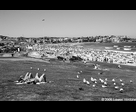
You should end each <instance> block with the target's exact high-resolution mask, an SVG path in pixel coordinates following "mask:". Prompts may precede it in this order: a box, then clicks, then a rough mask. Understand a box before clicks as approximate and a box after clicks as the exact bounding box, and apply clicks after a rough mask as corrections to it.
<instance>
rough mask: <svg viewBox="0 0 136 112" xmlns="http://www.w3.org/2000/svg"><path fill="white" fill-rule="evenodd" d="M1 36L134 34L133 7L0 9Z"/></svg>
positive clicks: (135, 20)
mask: <svg viewBox="0 0 136 112" xmlns="http://www.w3.org/2000/svg"><path fill="white" fill-rule="evenodd" d="M0 35H5V36H11V37H19V36H25V37H42V36H49V37H51V36H54V37H79V36H96V35H102V36H105V35H127V36H136V10H0Z"/></svg>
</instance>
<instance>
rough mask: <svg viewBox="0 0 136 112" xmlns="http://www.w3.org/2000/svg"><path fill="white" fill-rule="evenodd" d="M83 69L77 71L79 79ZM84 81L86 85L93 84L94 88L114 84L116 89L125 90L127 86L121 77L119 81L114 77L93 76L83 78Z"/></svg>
mask: <svg viewBox="0 0 136 112" xmlns="http://www.w3.org/2000/svg"><path fill="white" fill-rule="evenodd" d="M82 72H83V71H80V72H77V74H78V75H77V76H76V78H77V79H79V78H80V75H79V74H80V73H82ZM82 81H83V83H84V84H86V85H91V86H92V87H93V88H96V87H97V86H98V85H100V86H101V87H102V88H108V87H110V86H113V87H114V89H115V90H119V92H121V93H122V92H124V87H125V81H123V80H122V79H119V80H118V81H117V80H115V78H113V79H107V78H104V79H102V78H97V79H96V78H93V77H91V78H90V79H89V80H87V79H85V78H83V79H82ZM129 83H131V84H132V83H133V81H132V80H129Z"/></svg>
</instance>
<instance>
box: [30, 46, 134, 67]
mask: <svg viewBox="0 0 136 112" xmlns="http://www.w3.org/2000/svg"><path fill="white" fill-rule="evenodd" d="M31 50H32V52H36V53H37V54H38V55H37V56H40V57H55V58H57V56H62V57H64V58H66V59H67V60H68V59H69V58H71V57H72V56H78V57H80V58H82V59H83V62H85V63H86V62H90V61H98V62H106V63H114V64H120V65H129V66H136V54H135V52H125V51H117V50H110V49H103V50H102V49H94V48H86V47H82V46H78V45H77V46H67V45H59V44H56V45H40V44H39V45H38V44H37V45H34V46H32V47H31Z"/></svg>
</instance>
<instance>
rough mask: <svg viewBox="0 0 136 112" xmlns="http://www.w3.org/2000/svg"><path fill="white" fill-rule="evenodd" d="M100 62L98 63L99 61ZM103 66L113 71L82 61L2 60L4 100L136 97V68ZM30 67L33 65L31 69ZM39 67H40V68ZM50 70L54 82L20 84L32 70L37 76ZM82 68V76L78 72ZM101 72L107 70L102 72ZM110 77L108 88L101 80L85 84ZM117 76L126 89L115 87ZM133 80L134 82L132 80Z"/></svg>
mask: <svg viewBox="0 0 136 112" xmlns="http://www.w3.org/2000/svg"><path fill="white" fill-rule="evenodd" d="M95 63H96V62H95ZM97 63H98V62H97ZM98 64H99V65H100V66H101V68H103V69H104V68H107V69H108V70H109V71H104V70H95V69H93V68H94V67H93V65H92V63H89V64H83V63H81V62H73V63H64V62H60V61H55V60H51V61H50V63H46V62H38V61H37V62H36V61H28V60H27V61H25V60H24V61H22V60H21V61H9V60H7V61H6V60H0V100H1V101H86V100H89V101H101V99H102V98H136V83H135V82H136V69H135V67H128V66H122V68H120V69H119V68H117V65H115V64H106V63H100V62H99V63H98ZM30 67H33V69H32V70H30ZM37 68H40V70H38V69H37ZM43 69H46V70H47V71H46V72H45V73H46V77H47V81H52V82H51V83H46V84H41V85H31V84H30V85H25V84H24V85H16V84H15V83H14V81H16V80H18V78H19V76H20V75H25V74H26V73H27V72H31V73H32V74H33V75H34V76H35V74H36V73H37V72H38V73H39V74H42V73H43V72H44V71H43ZM79 71H82V72H80V74H79V78H78V79H77V78H76V75H77V74H78V72H79ZM99 72H103V73H102V74H101V75H99V74H98V73H99ZM91 77H93V78H96V79H98V78H102V79H104V78H108V87H107V88H102V87H101V84H100V82H98V84H97V85H96V87H95V88H94V87H92V84H93V83H91V84H90V85H86V84H84V83H83V78H85V79H86V80H88V81H90V78H91ZM112 78H115V80H116V83H117V84H118V85H119V84H120V82H119V79H120V78H121V79H122V80H123V82H124V83H125V86H124V87H123V89H124V92H123V93H120V92H119V90H115V89H114V87H113V84H112V81H111V80H112ZM130 79H131V80H133V83H130V82H129V80H130Z"/></svg>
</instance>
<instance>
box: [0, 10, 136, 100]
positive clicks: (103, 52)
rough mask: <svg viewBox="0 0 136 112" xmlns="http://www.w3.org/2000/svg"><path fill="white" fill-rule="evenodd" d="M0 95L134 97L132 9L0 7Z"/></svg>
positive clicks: (4, 97) (135, 28) (22, 97)
mask: <svg viewBox="0 0 136 112" xmlns="http://www.w3.org/2000/svg"><path fill="white" fill-rule="evenodd" d="M0 101H136V10H0Z"/></svg>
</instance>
